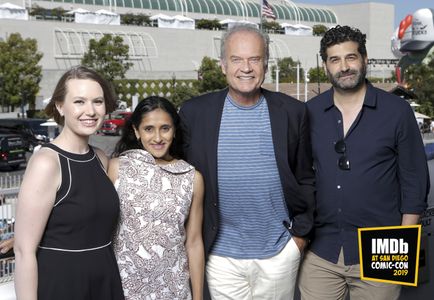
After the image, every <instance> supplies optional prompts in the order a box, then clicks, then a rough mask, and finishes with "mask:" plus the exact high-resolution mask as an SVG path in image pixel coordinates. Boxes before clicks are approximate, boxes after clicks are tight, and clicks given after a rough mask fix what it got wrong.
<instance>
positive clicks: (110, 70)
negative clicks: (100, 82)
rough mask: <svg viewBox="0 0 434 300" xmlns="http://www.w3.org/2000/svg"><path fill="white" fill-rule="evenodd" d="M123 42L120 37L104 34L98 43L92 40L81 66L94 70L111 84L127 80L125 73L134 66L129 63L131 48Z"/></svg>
mask: <svg viewBox="0 0 434 300" xmlns="http://www.w3.org/2000/svg"><path fill="white" fill-rule="evenodd" d="M123 41H124V40H123V39H122V38H121V37H120V36H113V35H111V34H104V36H103V37H102V38H101V39H100V40H98V41H97V40H95V39H91V40H90V41H89V49H88V52H86V53H85V54H84V56H83V58H82V60H81V64H82V65H84V66H88V67H91V68H93V69H94V70H95V71H97V72H98V73H99V74H100V75H101V76H103V77H104V78H105V79H107V80H108V81H109V82H113V80H115V79H121V78H125V73H126V72H127V71H128V70H129V68H130V67H131V66H132V65H133V64H132V63H130V62H128V59H129V55H128V51H129V46H128V45H125V44H124V43H123Z"/></svg>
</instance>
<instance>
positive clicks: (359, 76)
mask: <svg viewBox="0 0 434 300" xmlns="http://www.w3.org/2000/svg"><path fill="white" fill-rule="evenodd" d="M348 74H354V75H356V78H355V79H354V81H353V82H349V83H342V82H340V81H339V78H340V77H341V76H343V75H348ZM327 77H328V78H329V80H330V82H331V84H332V85H333V87H334V88H337V89H340V90H343V91H355V90H358V89H359V88H360V87H361V86H362V85H363V83H364V82H365V78H366V64H365V63H363V64H362V67H361V68H360V70H348V71H347V72H339V73H336V74H335V75H333V74H331V73H330V72H329V70H327Z"/></svg>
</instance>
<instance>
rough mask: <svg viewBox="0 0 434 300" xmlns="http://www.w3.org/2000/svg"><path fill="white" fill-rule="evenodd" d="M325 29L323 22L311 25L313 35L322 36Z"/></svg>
mask: <svg viewBox="0 0 434 300" xmlns="http://www.w3.org/2000/svg"><path fill="white" fill-rule="evenodd" d="M327 30H328V28H327V26H325V25H323V24H317V25H313V27H312V31H313V35H316V36H323V35H324V33H326V31H327Z"/></svg>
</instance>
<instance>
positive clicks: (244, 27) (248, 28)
mask: <svg viewBox="0 0 434 300" xmlns="http://www.w3.org/2000/svg"><path fill="white" fill-rule="evenodd" d="M237 32H251V33H254V34H256V35H258V36H259V37H260V38H261V39H262V41H263V42H264V54H265V57H264V67H265V68H267V66H268V59H269V57H270V38H269V37H268V34H266V33H265V32H262V31H261V30H259V29H258V28H257V27H256V26H254V25H252V24H242V23H241V24H238V25H234V26H232V27H231V28H229V29H228V30H227V31H226V32H225V33H223V35H222V38H221V41H220V60H221V61H222V62H223V63H225V59H226V43H227V42H228V40H229V39H230V37H231V36H232V35H233V34H234V33H237Z"/></svg>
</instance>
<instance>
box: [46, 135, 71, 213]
mask: <svg viewBox="0 0 434 300" xmlns="http://www.w3.org/2000/svg"><path fill="white" fill-rule="evenodd" d="M42 147H46V148H50V149H51V150H53V151H55V152H57V157H58V158H59V164H60V176H61V177H60V187H59V189H58V191H57V193H56V199H55V201H54V206H57V205H58V204H59V203H60V202H61V201H62V200H63V199H65V197H66V196H67V195H68V193H69V190H70V189H71V166H70V161H69V159H68V158H67V157H66V156H64V155H62V154H60V153H59V151H58V147H56V146H55V145H53V144H51V143H47V144H43V145H42Z"/></svg>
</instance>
